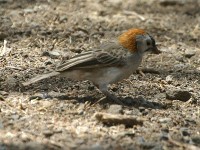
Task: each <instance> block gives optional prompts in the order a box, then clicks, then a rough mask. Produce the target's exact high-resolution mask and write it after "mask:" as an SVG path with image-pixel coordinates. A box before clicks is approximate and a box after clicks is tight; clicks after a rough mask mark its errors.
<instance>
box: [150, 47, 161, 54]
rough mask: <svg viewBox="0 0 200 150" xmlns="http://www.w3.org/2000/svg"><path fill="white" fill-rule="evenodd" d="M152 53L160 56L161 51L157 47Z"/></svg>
mask: <svg viewBox="0 0 200 150" xmlns="http://www.w3.org/2000/svg"><path fill="white" fill-rule="evenodd" d="M152 52H153V53H154V54H160V53H161V51H160V50H158V48H157V46H154V47H153V48H152Z"/></svg>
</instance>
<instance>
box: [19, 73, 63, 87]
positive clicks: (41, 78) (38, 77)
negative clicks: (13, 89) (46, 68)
mask: <svg viewBox="0 0 200 150" xmlns="http://www.w3.org/2000/svg"><path fill="white" fill-rule="evenodd" d="M59 74H60V73H59V72H51V73H47V74H42V75H38V76H36V77H34V78H32V79H30V80H29V81H27V82H24V83H22V84H23V85H24V86H27V85H30V84H33V83H35V82H38V81H40V80H43V79H46V78H49V77H53V76H56V75H59Z"/></svg>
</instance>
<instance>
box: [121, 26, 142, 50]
mask: <svg viewBox="0 0 200 150" xmlns="http://www.w3.org/2000/svg"><path fill="white" fill-rule="evenodd" d="M144 34H146V32H145V31H144V30H142V29H129V30H128V31H127V32H125V33H123V34H122V35H120V36H119V38H118V40H119V43H120V44H121V45H122V46H123V47H125V48H127V49H128V50H130V51H131V52H134V51H136V36H137V35H144Z"/></svg>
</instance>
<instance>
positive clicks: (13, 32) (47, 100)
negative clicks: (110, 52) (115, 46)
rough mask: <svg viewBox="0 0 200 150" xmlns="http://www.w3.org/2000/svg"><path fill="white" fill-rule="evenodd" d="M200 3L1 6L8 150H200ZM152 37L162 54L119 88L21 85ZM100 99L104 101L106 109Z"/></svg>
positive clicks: (2, 145)
mask: <svg viewBox="0 0 200 150" xmlns="http://www.w3.org/2000/svg"><path fill="white" fill-rule="evenodd" d="M199 8H200V1H198V0H184V1H178V0H161V1H156V0H141V1H139V0H138V1H133V0H107V1H105V0H94V1H93V0H82V1H78V0H0V150H10V149H13V150H15V149H21V150H36V149H37V150H40V149H41V150H42V149H52V150H54V149H66V150H67V149H90V150H104V149H113V150H116V149H117V150H123V149H145V150H149V149H156V150H160V149H165V150H166V149H174V150H177V149H188V150H197V149H200V57H199V55H200V40H199V39H200V9H199ZM129 28H143V29H146V30H147V31H148V32H149V33H150V34H151V35H152V36H153V37H154V38H155V39H156V41H157V45H158V48H159V49H160V50H161V51H162V54H160V55H151V54H150V55H148V56H145V58H144V60H143V63H142V65H141V67H140V69H141V70H143V73H144V75H143V76H142V74H141V73H135V74H133V75H132V76H131V77H130V78H129V79H127V80H124V81H122V82H120V83H118V84H115V85H111V86H110V88H109V90H110V91H111V92H113V93H114V94H115V95H116V96H117V97H119V99H121V101H123V102H124V103H125V104H126V106H121V105H117V104H115V103H113V102H112V101H110V100H109V99H104V100H101V98H102V97H103V94H102V93H100V92H99V91H98V89H97V88H96V87H95V86H94V85H93V84H92V83H91V82H89V81H83V82H81V81H71V80H67V79H65V78H56V77H54V78H50V79H46V80H43V81H41V82H39V83H36V84H33V85H30V86H28V87H23V86H22V84H21V83H22V82H24V81H27V80H28V79H30V78H31V77H34V76H36V75H37V74H40V73H45V72H49V71H51V70H53V69H54V68H56V66H57V65H59V64H60V63H61V62H62V61H65V60H67V59H68V58H69V57H71V56H73V55H76V54H78V53H80V52H82V51H86V50H88V49H91V48H93V47H95V46H97V45H98V44H100V43H101V42H103V41H104V40H109V39H112V38H116V37H117V36H118V35H119V34H121V33H122V32H124V31H126V30H127V29H129ZM100 100H101V101H100Z"/></svg>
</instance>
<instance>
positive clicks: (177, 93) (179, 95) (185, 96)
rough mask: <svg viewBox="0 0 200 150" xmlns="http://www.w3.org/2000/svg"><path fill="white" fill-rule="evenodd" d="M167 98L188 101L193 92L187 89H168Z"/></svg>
mask: <svg viewBox="0 0 200 150" xmlns="http://www.w3.org/2000/svg"><path fill="white" fill-rule="evenodd" d="M166 98H167V99H169V100H180V101H184V102H185V101H188V100H189V99H190V98H191V93H190V92H188V91H186V90H167V91H166Z"/></svg>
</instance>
